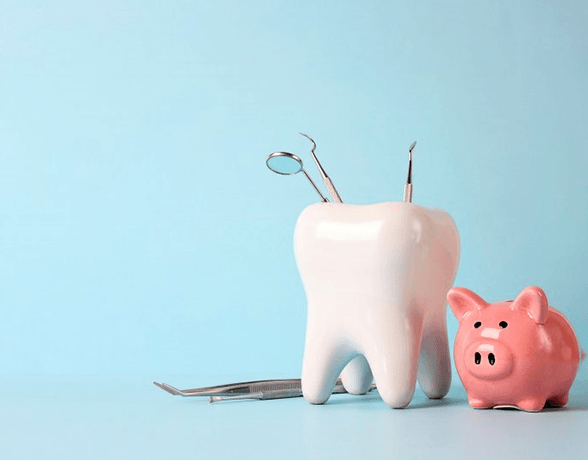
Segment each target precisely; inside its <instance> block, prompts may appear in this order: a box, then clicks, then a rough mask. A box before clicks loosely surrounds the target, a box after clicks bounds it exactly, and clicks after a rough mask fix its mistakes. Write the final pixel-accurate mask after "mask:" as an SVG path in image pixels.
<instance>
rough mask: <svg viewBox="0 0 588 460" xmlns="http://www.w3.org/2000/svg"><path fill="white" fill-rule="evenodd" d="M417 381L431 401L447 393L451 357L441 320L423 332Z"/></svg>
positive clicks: (443, 322) (449, 382)
mask: <svg viewBox="0 0 588 460" xmlns="http://www.w3.org/2000/svg"><path fill="white" fill-rule="evenodd" d="M417 380H418V382H419V386H420V387H421V390H423V393H425V394H426V395H427V396H428V397H429V398H431V399H439V398H442V397H444V396H445V395H446V394H447V393H448V392H449V387H450V385H451V357H450V355H449V342H448V339H447V327H446V325H445V321H443V319H440V318H438V319H437V320H436V321H434V322H431V323H429V325H428V326H427V327H426V328H425V330H424V332H423V339H422V343H421V352H420V356H419V368H418V374H417Z"/></svg>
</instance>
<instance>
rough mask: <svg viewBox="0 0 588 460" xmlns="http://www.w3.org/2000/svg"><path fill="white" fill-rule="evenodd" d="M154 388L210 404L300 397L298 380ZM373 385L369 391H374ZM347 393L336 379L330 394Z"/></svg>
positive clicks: (161, 384)
mask: <svg viewBox="0 0 588 460" xmlns="http://www.w3.org/2000/svg"><path fill="white" fill-rule="evenodd" d="M153 383H154V384H155V385H156V386H158V387H159V388H161V389H162V390H164V391H167V392H168V393H170V394H172V395H174V396H208V397H210V402H211V403H212V402H216V401H224V400H229V399H258V400H267V399H285V398H297V397H300V396H302V383H301V380H300V379H283V380H255V381H252V382H240V383H233V384H228V385H218V386H212V387H202V388H192V389H187V390H178V389H177V388H175V387H173V386H171V385H168V384H167V383H158V382H153ZM375 389H376V385H375V384H373V385H372V386H371V387H370V388H369V389H368V392H369V391H372V390H375ZM344 393H347V391H346V390H345V388H344V387H343V383H342V382H341V379H337V382H336V383H335V387H334V388H333V392H332V394H344Z"/></svg>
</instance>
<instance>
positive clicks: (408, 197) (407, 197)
mask: <svg viewBox="0 0 588 460" xmlns="http://www.w3.org/2000/svg"><path fill="white" fill-rule="evenodd" d="M415 146H416V141H414V142H413V143H412V144H410V147H409V148H408V178H407V179H406V184H405V185H404V202H405V203H412V151H413V150H414V147H415Z"/></svg>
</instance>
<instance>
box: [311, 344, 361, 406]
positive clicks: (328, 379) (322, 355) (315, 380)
mask: <svg viewBox="0 0 588 460" xmlns="http://www.w3.org/2000/svg"><path fill="white" fill-rule="evenodd" d="M356 354H357V353H356V352H354V351H353V350H352V349H351V348H349V347H348V346H345V345H344V344H342V342H341V338H340V337H337V336H335V335H327V336H325V335H322V336H319V335H313V334H307V336H306V343H305V346H304V359H303V362H302V394H303V395H304V399H306V400H307V401H308V402H309V403H311V404H323V403H325V402H326V401H327V400H328V399H329V397H330V396H331V393H332V391H333V388H334V386H335V383H336V381H337V377H339V374H341V372H342V371H343V368H344V367H345V365H346V364H347V363H348V362H349V361H350V360H351V359H353V358H354V357H355V356H354V355H356Z"/></svg>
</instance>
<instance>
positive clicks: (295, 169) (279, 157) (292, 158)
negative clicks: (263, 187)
mask: <svg viewBox="0 0 588 460" xmlns="http://www.w3.org/2000/svg"><path fill="white" fill-rule="evenodd" d="M265 164H266V165H267V167H268V168H269V169H271V170H272V171H273V172H275V173H276V174H282V175H284V176H290V175H291V174H297V173H299V172H300V171H302V160H301V159H300V158H298V157H297V156H296V155H294V154H293V153H289V152H274V153H270V154H269V156H268V157H267V160H265Z"/></svg>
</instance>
